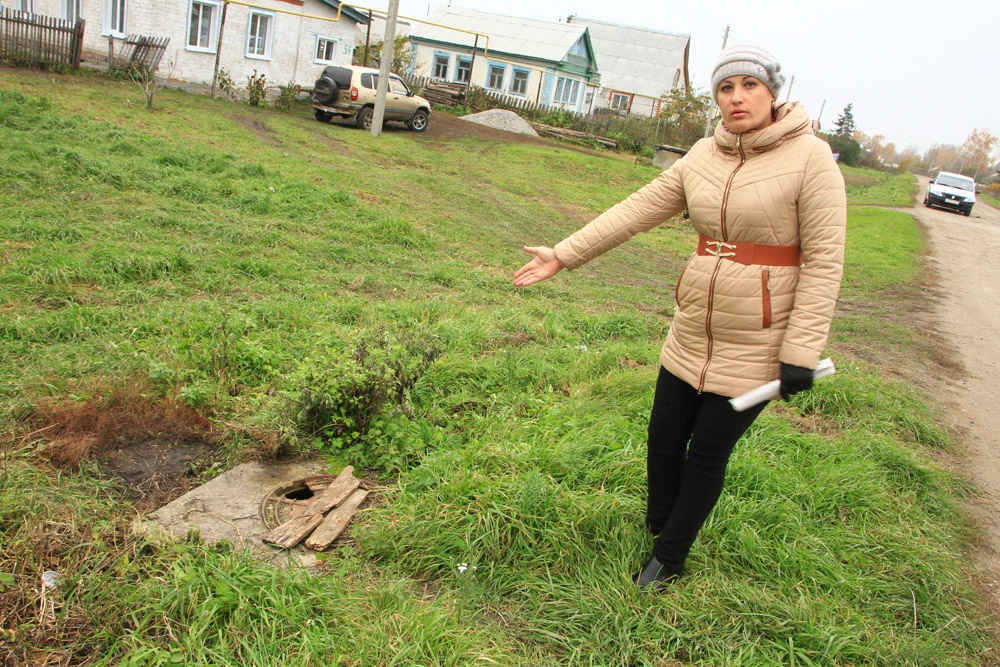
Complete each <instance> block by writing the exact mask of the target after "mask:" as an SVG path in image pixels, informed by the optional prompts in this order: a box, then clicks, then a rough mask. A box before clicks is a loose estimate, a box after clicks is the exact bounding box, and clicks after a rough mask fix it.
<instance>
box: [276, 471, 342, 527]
mask: <svg viewBox="0 0 1000 667" xmlns="http://www.w3.org/2000/svg"><path fill="white" fill-rule="evenodd" d="M333 479H334V478H333V475H313V476H312V477H305V478H303V479H299V480H295V481H294V482H289V483H288V484H283V485H282V486H279V487H277V488H276V489H273V490H272V491H271V492H270V493H268V494H267V495H266V496H264V498H263V499H262V500H261V501H260V519H261V521H263V522H264V525H265V526H266V527H267V529H268V530H272V529H274V528H277V527H278V526H280V525H281V524H283V523H285V522H286V521H288V520H289V519H293V518H295V517H296V516H298V515H299V514H301V513H302V510H303V509H305V508H306V507H308V506H309V503H311V502H312V501H313V498H315V497H316V495H317V494H319V493H320V492H322V491H323V490H325V489H326V488H327V487H328V486H330V483H331V482H332V481H333Z"/></svg>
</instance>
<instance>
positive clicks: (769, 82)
mask: <svg viewBox="0 0 1000 667" xmlns="http://www.w3.org/2000/svg"><path fill="white" fill-rule="evenodd" d="M731 76H752V77H753V78H755V79H757V80H759V81H760V82H761V83H763V84H764V85H765V86H767V89H768V90H770V91H771V94H772V95H774V97H775V98H776V99H777V97H778V91H779V90H781V86H783V85H784V83H785V77H784V76H783V75H782V74H781V65H780V64H779V63H778V61H777V60H775V58H774V56H772V55H771V54H770V53H768V52H767V51H765V50H764V49H762V48H760V47H759V46H753V45H752V44H737V45H734V46H730V47H729V48H728V49H723V51H722V53H720V54H719V59H718V60H716V61H715V69H713V70H712V97H715V95H716V93H718V92H719V84H720V83H722V81H723V80H724V79H727V78H729V77H731Z"/></svg>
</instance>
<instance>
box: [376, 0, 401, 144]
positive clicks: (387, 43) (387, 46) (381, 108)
mask: <svg viewBox="0 0 1000 667" xmlns="http://www.w3.org/2000/svg"><path fill="white" fill-rule="evenodd" d="M398 16H399V0H389V13H388V14H387V15H386V17H385V36H384V37H383V38H382V62H381V63H379V70H378V90H377V91H376V93H375V114H374V115H373V116H372V136H373V137H378V136H380V135H381V134H382V122H383V121H384V120H385V94H386V91H387V90H389V73H390V72H391V71H392V56H393V55H394V52H395V47H396V18H397V17H398Z"/></svg>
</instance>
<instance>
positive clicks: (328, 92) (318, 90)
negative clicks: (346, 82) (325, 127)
mask: <svg viewBox="0 0 1000 667" xmlns="http://www.w3.org/2000/svg"><path fill="white" fill-rule="evenodd" d="M312 101H313V104H324V105H326V104H333V103H334V102H336V101H337V82H336V81H334V80H333V79H328V78H327V77H325V76H324V77H320V78H319V79H316V83H315V84H313V92H312Z"/></svg>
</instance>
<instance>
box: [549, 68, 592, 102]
mask: <svg viewBox="0 0 1000 667" xmlns="http://www.w3.org/2000/svg"><path fill="white" fill-rule="evenodd" d="M580 83H581V82H580V80H579V79H573V78H571V77H568V76H557V77H556V90H555V94H554V95H553V97H552V101H553V103H554V104H560V105H562V106H567V107H574V106H577V102H578V101H579V99H580ZM584 87H586V85H585V86H584Z"/></svg>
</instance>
